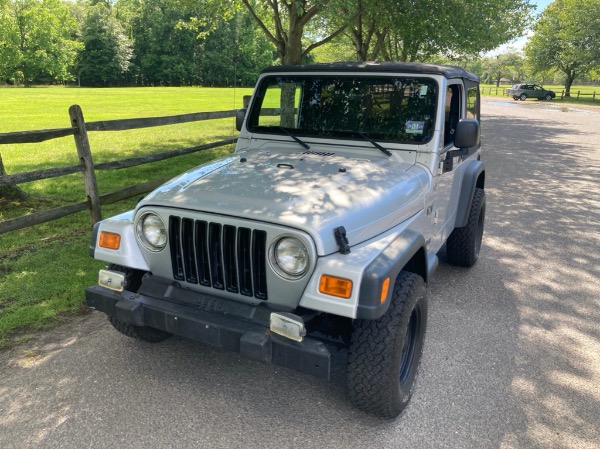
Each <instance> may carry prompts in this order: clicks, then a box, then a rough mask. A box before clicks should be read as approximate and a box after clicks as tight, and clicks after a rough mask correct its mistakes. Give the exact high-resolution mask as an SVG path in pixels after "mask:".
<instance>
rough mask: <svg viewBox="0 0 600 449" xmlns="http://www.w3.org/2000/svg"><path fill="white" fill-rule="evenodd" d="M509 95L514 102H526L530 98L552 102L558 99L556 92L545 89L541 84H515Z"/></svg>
mask: <svg viewBox="0 0 600 449" xmlns="http://www.w3.org/2000/svg"><path fill="white" fill-rule="evenodd" d="M508 95H509V96H511V97H513V100H521V101H525V100H527V99H528V98H537V99H538V100H546V101H550V100H552V99H553V98H555V97H556V94H555V93H554V91H552V90H548V89H544V88H543V87H542V86H540V85H539V84H515V85H514V86H513V87H512V89H510V90H509V92H508Z"/></svg>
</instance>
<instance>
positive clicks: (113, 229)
mask: <svg viewBox="0 0 600 449" xmlns="http://www.w3.org/2000/svg"><path fill="white" fill-rule="evenodd" d="M479 105H480V97H479V78H478V77H477V76H475V75H473V74H471V73H468V72H466V71H465V70H463V69H462V68H460V67H453V66H443V65H432V64H418V63H332V64H318V65H307V66H279V67H271V68H267V69H265V70H264V71H263V72H262V74H261V76H260V78H259V80H258V84H257V86H256V88H255V90H254V94H253V96H252V98H251V100H250V102H249V104H248V107H247V108H245V109H240V110H239V111H238V113H237V116H236V125H237V129H238V130H239V131H240V135H239V139H238V142H237V147H236V150H235V152H234V153H233V154H231V155H228V156H226V157H223V158H221V159H217V160H214V161H211V162H209V163H207V164H204V165H202V166H200V167H196V168H194V169H191V170H190V171H188V172H187V173H184V174H182V175H181V176H179V177H177V178H175V179H173V180H171V181H170V182H168V183H166V184H164V185H163V186H161V187H159V188H158V189H156V190H155V191H154V192H152V193H150V194H149V195H148V196H146V197H145V198H144V199H143V200H141V201H140V202H139V203H138V204H137V206H136V207H135V209H134V210H132V211H129V212H126V213H123V214H121V215H118V216H116V217H112V218H109V219H106V220H103V221H101V222H99V223H97V224H96V226H95V227H94V231H93V236H92V242H91V246H90V253H91V255H92V256H93V257H95V258H96V259H98V260H102V261H105V262H106V263H107V264H109V265H108V269H107V270H101V271H100V273H99V277H98V283H99V285H95V286H92V287H89V288H88V289H87V290H86V301H87V304H88V305H89V306H91V307H93V308H95V309H97V310H99V311H101V312H104V313H106V314H107V315H108V316H109V319H110V322H111V324H112V325H113V326H114V327H115V328H116V329H117V330H118V331H119V332H121V333H123V334H125V335H127V336H129V337H132V338H137V339H140V340H145V341H148V342H159V341H161V340H165V339H166V338H168V337H169V336H171V335H172V334H175V335H180V336H183V337H187V338H191V339H194V340H198V341H201V342H204V343H208V344H212V345H215V346H219V347H223V348H226V349H230V350H233V351H237V352H239V353H240V354H242V355H243V356H246V357H249V358H251V359H254V360H258V361H262V362H267V363H274V364H278V365H281V366H285V367H287V368H291V369H295V370H298V371H301V372H303V373H306V374H311V375H314V376H317V377H319V378H324V379H329V377H330V370H331V356H332V352H333V353H335V352H337V351H338V350H340V349H342V348H344V349H346V350H347V351H348V361H347V384H348V385H347V389H348V394H349V396H350V399H351V401H352V402H353V403H354V404H355V405H356V406H357V407H359V408H360V409H362V410H364V411H366V412H369V413H372V414H375V415H378V416H383V417H386V418H394V417H396V416H398V414H399V413H400V412H401V411H402V409H403V408H404V407H405V406H406V405H407V404H408V401H409V400H410V398H411V396H412V393H413V391H414V385H415V380H416V378H417V369H418V366H419V362H420V360H421V353H422V351H423V343H424V338H425V331H426V327H427V296H426V286H427V285H428V283H429V282H430V280H431V278H432V277H433V274H434V272H435V269H436V267H437V265H438V252H439V251H440V250H441V249H442V247H445V253H446V257H445V259H446V261H448V262H449V263H451V264H454V265H459V266H464V267H470V266H473V265H474V264H475V262H476V261H477V258H478V256H479V250H480V248H481V241H482V237H483V227H484V219H485V206H486V197H485V190H484V188H485V167H484V163H483V162H482V161H481V141H480V128H479V120H480V111H479ZM456 275H458V276H461V277H464V276H467V272H462V271H461V272H456ZM438 288H443V285H440V286H439V287H438ZM449 357H451V355H449ZM174 369H177V368H174ZM278 373H279V374H277V375H281V376H285V375H287V372H286V371H278ZM274 375H275V374H274ZM246 381H247V382H249V383H252V382H253V379H247V380H246ZM139 388H143V386H139ZM240 388H243V385H240ZM107 393H108V392H107ZM286 400H287V399H286V398H285V395H282V401H286Z"/></svg>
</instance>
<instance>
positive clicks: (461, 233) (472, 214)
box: [446, 188, 485, 267]
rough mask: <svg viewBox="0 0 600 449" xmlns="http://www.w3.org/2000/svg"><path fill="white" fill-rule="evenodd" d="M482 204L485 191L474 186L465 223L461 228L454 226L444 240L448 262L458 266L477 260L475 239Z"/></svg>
mask: <svg viewBox="0 0 600 449" xmlns="http://www.w3.org/2000/svg"><path fill="white" fill-rule="evenodd" d="M484 206H485V191H484V190H483V189H480V188H476V189H475V194H474V195H473V201H472V202H471V209H470V210H469V218H468V219H467V225H466V226H463V227H462V228H455V229H454V231H452V233H451V234H450V236H449V237H448V240H447V241H446V259H447V261H448V263H450V264H452V265H456V266H460V267H472V266H473V265H475V262H477V258H478V254H475V239H476V238H477V226H478V223H479V212H480V211H481V208H482V207H484Z"/></svg>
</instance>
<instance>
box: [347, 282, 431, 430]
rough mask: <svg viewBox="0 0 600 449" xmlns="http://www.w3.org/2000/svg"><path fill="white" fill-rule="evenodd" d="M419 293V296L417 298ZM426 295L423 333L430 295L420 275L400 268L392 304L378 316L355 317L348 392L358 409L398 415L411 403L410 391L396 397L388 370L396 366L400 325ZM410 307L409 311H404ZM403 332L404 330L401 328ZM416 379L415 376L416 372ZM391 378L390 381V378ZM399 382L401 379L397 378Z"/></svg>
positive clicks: (349, 357)
mask: <svg viewBox="0 0 600 449" xmlns="http://www.w3.org/2000/svg"><path fill="white" fill-rule="evenodd" d="M415 296H416V299H415ZM421 296H423V301H424V302H423V303H422V305H421V306H422V309H424V310H422V312H423V321H422V323H421V325H422V331H421V332H422V337H421V338H423V336H424V333H425V327H426V321H427V297H426V291H425V283H424V281H423V278H421V277H420V276H418V275H416V274H414V273H409V272H406V271H402V272H400V274H399V275H398V278H397V280H396V282H395V284H394V290H393V294H392V301H391V304H390V308H389V310H388V311H387V313H386V314H385V315H383V316H382V317H381V318H379V319H378V320H356V321H355V322H354V326H353V332H352V342H351V345H350V351H349V355H348V394H349V397H350V400H351V401H352V403H353V404H354V405H355V406H356V407H358V408H359V409H361V410H363V411H365V412H367V413H370V414H373V415H376V416H381V417H384V418H395V417H396V416H398V415H399V414H400V412H401V411H402V409H404V407H405V406H406V405H407V404H408V401H409V399H410V395H411V394H412V388H413V387H412V386H411V392H410V394H409V395H408V397H406V398H404V399H405V400H404V401H402V400H400V404H399V403H398V401H397V398H395V397H394V394H393V393H392V392H393V389H392V384H391V382H393V381H394V378H393V377H392V378H391V379H390V375H389V373H390V372H391V371H392V370H393V360H394V350H395V349H396V344H395V340H396V339H397V338H403V337H404V335H401V336H400V337H398V328H400V329H404V330H406V327H407V325H408V320H409V319H410V311H412V307H411V306H407V304H409V303H411V302H414V303H415V304H416V303H417V302H418V299H419V298H420V297H421ZM407 307H410V310H409V313H402V311H403V310H404V309H405V308H407ZM401 332H403V333H404V331H401ZM422 351H423V346H422V345H421V346H420V348H418V352H417V354H416V362H415V363H417V367H416V369H418V363H419V361H420V359H421V354H422ZM415 380H416V376H415ZM390 381H391V382H390ZM395 381H396V382H398V379H395Z"/></svg>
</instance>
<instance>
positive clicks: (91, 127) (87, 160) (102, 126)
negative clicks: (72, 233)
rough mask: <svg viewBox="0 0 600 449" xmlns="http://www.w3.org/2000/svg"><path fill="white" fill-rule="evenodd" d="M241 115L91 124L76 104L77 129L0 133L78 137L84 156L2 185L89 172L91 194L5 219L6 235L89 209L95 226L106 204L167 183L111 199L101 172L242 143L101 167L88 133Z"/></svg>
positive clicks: (19, 139) (19, 137)
mask: <svg viewBox="0 0 600 449" xmlns="http://www.w3.org/2000/svg"><path fill="white" fill-rule="evenodd" d="M244 100H245V103H247V99H244ZM235 114H236V111H235V110H229V111H218V112H196V113H191V114H183V115H173V116H166V117H149V118H132V119H122V120H105V121H97V122H87V123H86V122H85V120H84V119H83V112H82V110H81V107H79V106H78V105H73V106H71V107H70V108H69V117H70V119H71V125H72V126H71V127H70V128H59V129H42V130H35V131H19V132H11V133H0V145H4V144H20V143H37V142H44V141H46V140H51V139H57V138H59V137H65V136H70V135H72V136H73V137H74V139H75V147H76V149H77V155H78V156H79V162H80V163H79V165H75V166H68V167H56V168H47V169H42V170H35V171H30V172H25V173H16V174H12V175H4V176H0V187H2V186H7V185H17V184H21V183H25V182H31V181H38V180H41V179H49V178H55V177H57V176H64V175H69V174H72V173H77V172H81V173H82V174H83V183H84V186H85V195H86V199H85V200H84V201H82V202H79V203H75V204H67V205H65V206H61V207H57V208H54V209H48V210H42V211H37V212H34V213H32V214H29V215H25V216H21V217H16V218H11V219H8V220H4V221H0V234H3V233H6V232H10V231H15V230H17V229H22V228H25V227H28V226H34V225H37V224H40V223H44V222H47V221H52V220H56V219H58V218H61V217H65V216H67V215H71V214H74V213H77V212H81V211H83V210H86V209H87V210H89V213H90V221H91V224H92V225H93V224H95V223H97V222H98V221H100V220H101V219H102V210H101V206H102V205H105V204H111V203H115V202H117V201H121V200H124V199H127V198H132V197H134V196H137V195H140V194H143V193H147V192H149V191H151V190H153V189H155V188H156V187H158V186H160V185H161V184H163V183H164V182H166V181H167V179H158V180H154V181H148V182H145V183H142V184H136V185H133V186H129V187H126V188H124V189H121V190H117V191H114V192H110V193H107V194H105V195H100V194H99V192H98V186H97V183H96V170H113V169H118V168H126V167H134V166H137V165H142V164H148V163H151V162H156V161H161V160H164V159H169V158H172V157H176V156H181V155H184V154H190V153H195V152H198V151H205V150H209V149H211V148H217V147H221V146H224V145H230V144H233V143H235V142H236V141H237V138H231V139H225V140H220V141H218V142H212V143H207V144H204V145H198V146H193V147H188V148H180V149H177V150H171V151H167V152H163V153H157V154H151V155H149V156H141V157H133V158H129V159H123V160H116V161H112V162H104V163H101V164H96V165H95V164H94V161H93V158H92V150H91V148H90V142H89V140H88V132H90V131H123V130H128V129H138V128H149V127H153V126H165V125H174V124H178V123H187V122H195V121H201V120H214V119H221V118H228V117H235Z"/></svg>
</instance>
